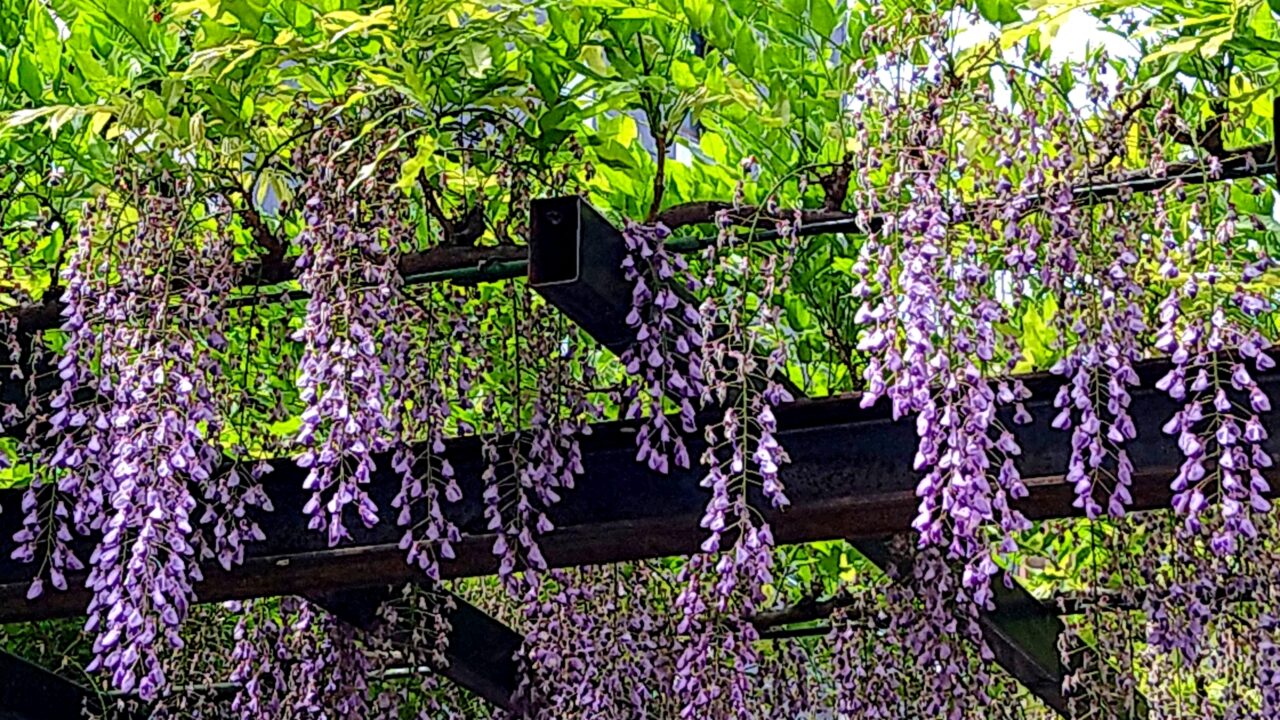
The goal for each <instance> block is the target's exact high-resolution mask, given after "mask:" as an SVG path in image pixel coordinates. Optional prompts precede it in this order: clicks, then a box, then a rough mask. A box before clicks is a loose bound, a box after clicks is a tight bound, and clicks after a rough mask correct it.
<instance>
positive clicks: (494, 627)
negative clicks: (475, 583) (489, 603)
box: [307, 587, 524, 714]
mask: <svg viewBox="0 0 1280 720" xmlns="http://www.w3.org/2000/svg"><path fill="white" fill-rule="evenodd" d="M438 592H439V593H441V597H440V598H438V599H437V600H436V601H435V610H436V611H438V612H440V613H441V614H442V616H443V618H444V619H445V620H446V622H447V623H448V632H447V638H448V647H447V649H446V650H445V651H444V656H445V660H446V663H445V664H444V665H442V666H439V667H435V666H431V670H432V671H434V672H435V673H437V674H438V675H440V676H442V677H445V678H448V679H449V680H451V681H453V682H454V683H455V684H456V685H458V686H459V687H463V688H466V689H467V690H469V691H471V692H473V693H475V694H476V695H477V696H479V697H481V698H484V699H485V700H487V701H488V702H490V703H492V704H493V705H494V706H495V707H498V708H501V709H503V710H506V711H507V712H510V713H516V714H518V712H519V708H518V705H517V703H516V697H515V694H516V687H517V683H518V681H519V672H518V669H517V667H516V660H515V657H516V653H517V652H519V650H520V648H521V646H522V645H523V643H524V638H523V637H521V636H520V634H519V633H517V632H516V631H514V630H512V629H511V628H509V627H507V626H506V625H503V624H502V623H500V622H498V621H497V620H494V619H493V618H492V617H490V616H488V615H487V614H485V613H484V611H482V610H480V609H479V608H477V607H476V606H474V605H472V604H471V603H468V602H467V601H466V600H463V599H462V598H460V597H458V596H456V595H452V594H450V593H446V592H445V591H443V590H441V591H438ZM444 596H448V599H449V600H450V601H451V602H450V603H448V604H450V605H452V608H446V607H445V605H446V603H445V602H444ZM399 597H400V591H399V590H398V589H397V588H394V587H382V588H366V589H357V590H338V591H334V592H329V593H317V594H314V595H311V596H309V597H307V599H308V600H309V601H311V602H312V603H314V604H315V605H317V606H319V607H321V608H323V609H324V610H326V611H327V612H329V613H330V614H331V615H333V616H334V617H336V618H337V619H339V620H341V621H343V622H345V623H347V624H348V625H351V626H352V627H355V628H358V629H360V630H364V631H366V632H370V631H376V632H379V633H383V634H388V635H389V636H390V640H391V641H392V643H393V644H395V645H397V646H401V647H403V646H404V645H405V643H406V642H407V640H406V637H407V636H408V635H409V634H410V633H411V632H412V631H413V628H412V627H409V626H408V625H406V624H405V622H407V620H405V621H401V623H400V624H397V625H396V626H394V627H391V628H380V627H379V625H380V623H381V622H382V620H381V618H380V617H379V615H378V609H379V608H380V607H381V606H382V605H384V604H386V603H389V602H395V601H396V600H397V599H398V598H399ZM428 665H430V663H428Z"/></svg>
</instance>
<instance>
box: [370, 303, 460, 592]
mask: <svg viewBox="0 0 1280 720" xmlns="http://www.w3.org/2000/svg"><path fill="white" fill-rule="evenodd" d="M398 302H399V304H400V313H399V315H398V317H397V318H396V321H395V322H394V323H393V325H392V326H391V327H390V328H389V329H388V331H387V334H386V336H385V338H384V344H383V362H384V363H385V364H386V366H387V367H388V368H389V375H390V383H389V398H390V400H391V406H392V408H393V409H394V413H395V419H394V420H393V423H394V425H393V427H392V434H393V436H394V437H397V438H399V440H397V441H396V447H395V452H394V454H393V455H392V459H391V467H392V468H393V469H394V470H395V471H396V473H397V474H398V475H400V492H399V493H398V494H397V495H396V496H395V498H393V499H392V501H391V506H392V507H394V508H397V509H398V510H399V514H398V516H397V518H396V523H397V524H398V525H400V526H401V527H404V528H405V532H404V536H403V537H402V538H401V540H400V547H401V549H403V550H406V551H407V552H408V561H409V563H410V564H415V565H417V566H418V567H419V568H421V569H422V570H423V571H424V572H425V573H426V574H427V576H428V577H429V578H431V579H432V580H437V581H438V580H439V579H440V565H439V562H440V559H441V558H443V559H446V560H449V559H452V558H453V557H454V551H453V544H454V543H456V542H458V541H459V540H460V539H461V534H460V533H459V531H458V528H457V526H456V525H454V524H453V522H451V521H450V520H449V519H448V518H446V517H445V515H444V503H445V502H446V501H447V502H450V503H455V502H458V501H459V500H461V499H462V488H461V487H460V486H459V485H458V481H457V478H456V477H455V475H454V470H453V465H452V464H451V463H450V462H449V459H448V458H447V457H445V456H444V450H445V444H444V441H445V426H446V423H448V422H449V418H450V415H451V413H452V410H451V408H450V404H449V396H448V395H447V394H446V388H448V387H449V386H450V376H451V375H452V374H453V370H452V363H453V352H454V351H453V349H452V343H451V342H444V341H442V338H443V336H444V333H443V332H442V330H441V321H440V319H439V318H438V317H435V316H434V314H433V313H431V312H428V311H426V310H421V309H419V308H418V307H417V306H416V305H410V304H409V303H405V302H404V301H398ZM414 310H418V312H414ZM432 310H434V308H432ZM419 323H421V324H422V325H425V327H426V333H425V337H423V338H421V339H420V340H418V339H416V338H414V336H413V334H412V333H411V331H410V330H409V328H411V327H413V326H414V325H416V324H419ZM437 348H439V349H438V350H437ZM410 358H411V360H410Z"/></svg>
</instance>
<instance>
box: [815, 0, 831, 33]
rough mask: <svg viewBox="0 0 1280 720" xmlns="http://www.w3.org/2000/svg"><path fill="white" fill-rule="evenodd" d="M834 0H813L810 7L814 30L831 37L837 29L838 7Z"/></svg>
mask: <svg viewBox="0 0 1280 720" xmlns="http://www.w3.org/2000/svg"><path fill="white" fill-rule="evenodd" d="M831 2H832V0H812V2H811V4H810V8H809V22H810V23H811V24H812V25H813V30H814V32H816V33H818V34H819V35H821V36H822V37H825V38H829V37H831V33H832V32H834V31H835V29H836V9H835V7H834V6H833V5H832V4H831Z"/></svg>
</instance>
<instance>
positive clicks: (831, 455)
mask: <svg viewBox="0 0 1280 720" xmlns="http://www.w3.org/2000/svg"><path fill="white" fill-rule="evenodd" d="M1167 367H1168V366H1167V365H1166V364H1165V363H1164V362H1163V361H1157V362H1149V363H1144V364H1143V365H1141V366H1140V369H1139V374H1140V376H1141V378H1142V385H1141V388H1140V389H1137V390H1135V391H1134V393H1133V404H1132V407H1131V412H1132V414H1133V417H1134V418H1135V422H1136V423H1137V426H1138V439H1137V440H1135V441H1133V442H1132V443H1130V446H1129V454H1130V458H1131V459H1132V460H1133V463H1134V465H1135V467H1136V470H1135V473H1134V479H1133V488H1132V493H1133V496H1134V503H1133V507H1134V509H1136V510H1150V509H1156V508H1164V507H1167V506H1168V503H1169V500H1170V495H1171V492H1170V490H1169V482H1170V480H1171V479H1172V478H1173V477H1174V475H1175V474H1176V471H1177V468H1178V466H1179V465H1180V464H1181V462H1182V455H1181V453H1180V452H1179V450H1178V447H1177V445H1176V444H1175V442H1174V441H1173V439H1172V438H1170V437H1169V436H1167V435H1165V434H1164V433H1163V432H1162V431H1161V425H1162V424H1163V423H1164V422H1165V420H1166V419H1167V418H1169V417H1170V416H1172V414H1173V413H1174V412H1175V411H1176V410H1177V409H1178V408H1177V406H1176V405H1175V404H1174V403H1173V402H1172V401H1171V400H1169V399H1168V398H1167V397H1165V396H1164V395H1163V393H1160V392H1159V391H1156V390H1154V389H1153V385H1154V383H1155V380H1156V379H1157V378H1159V377H1160V376H1161V375H1162V374H1163V373H1164V372H1165V370H1166V369H1167ZM1259 381H1260V383H1261V385H1262V387H1263V389H1264V390H1265V391H1266V392H1268V393H1269V394H1270V395H1271V396H1272V397H1280V373H1277V372H1275V371H1272V372H1268V373H1266V374H1264V375H1262V376H1261V377H1260V378H1259ZM1060 382H1061V380H1060V379H1059V378H1055V377H1050V376H1045V375H1036V376H1031V377H1028V378H1027V384H1028V387H1029V388H1030V389H1031V390H1032V393H1033V397H1032V398H1031V399H1030V400H1029V401H1028V402H1027V407H1028V409H1029V410H1030V411H1031V412H1032V413H1033V414H1034V416H1035V422H1034V423H1032V424H1030V425H1027V426H1022V427H1019V428H1017V435H1018V439H1019V442H1020V443H1021V445H1022V448H1023V455H1022V457H1021V458H1020V467H1021V470H1022V473H1023V476H1024V477H1025V478H1026V482H1027V486H1028V488H1029V490H1030V495H1029V497H1027V498H1025V499H1024V500H1022V501H1020V502H1019V503H1017V507H1018V508H1019V509H1021V510H1022V511H1023V512H1024V513H1026V515H1027V516H1028V517H1030V518H1031V519H1042V518H1052V517H1068V516H1074V515H1078V514H1079V511H1078V510H1077V509H1076V508H1074V507H1073V502H1074V500H1075V495H1074V493H1073V492H1072V488H1071V485H1070V484H1068V483H1067V482H1065V480H1064V478H1063V474H1064V471H1065V468H1066V466H1067V459H1068V457H1069V454H1070V434H1069V433H1066V432H1062V431H1059V430H1054V429H1052V428H1051V427H1049V421H1050V419H1051V418H1052V416H1053V415H1054V413H1055V410H1054V408H1053V406H1052V403H1053V396H1054V393H1055V392H1056V390H1057V388H1058V386H1059V384H1060ZM859 402H860V398H859V397H858V396H857V395H848V396H843V397H835V398H829V399H821V400H806V401H800V402H796V403H792V404H789V405H787V406H785V407H781V408H779V409H778V411H777V413H776V415H777V417H778V425H779V433H778V439H779V442H781V443H782V444H783V446H784V447H786V448H787V451H788V452H789V454H790V456H791V458H792V460H793V462H792V463H790V464H788V465H786V466H785V467H784V468H783V469H782V480H783V482H784V483H785V484H786V487H787V494H788V497H789V498H790V499H791V503H792V504H791V507H789V508H788V509H786V510H785V511H768V512H766V513H765V516H766V518H767V519H768V520H769V522H770V524H771V525H772V526H773V529H774V535H775V537H776V538H777V540H778V542H779V543H783V544H786V543H800V542H811V541H816V540H832V539H837V538H853V539H869V538H880V537H885V536H888V535H891V534H893V533H898V532H906V531H909V530H910V527H911V521H912V519H913V518H914V516H915V513H916V506H917V499H916V496H915V487H916V483H917V481H918V477H917V474H916V472H915V471H914V470H912V456H913V455H914V452H915V447H916V436H915V427H914V423H913V422H910V421H904V422H894V421H893V420H892V419H891V418H890V416H889V411H888V409H887V407H885V406H884V404H883V403H878V404H876V405H875V406H873V407H872V408H869V409H862V408H860V407H859ZM1277 405H1278V406H1280V403H1278V404H1277ZM1005 420H1006V421H1008V420H1009V418H1007V417H1006V418H1005ZM1264 422H1268V423H1271V424H1280V411H1274V410H1273V411H1272V412H1270V413H1267V417H1266V418H1264ZM635 427H636V426H635V425H634V424H633V423H625V422H623V423H618V422H613V423H602V424H600V425H598V426H596V427H594V428H593V433H592V434H591V435H590V436H586V437H583V438H582V450H583V466H584V468H585V471H586V473H585V476H584V477H582V478H581V479H580V480H579V482H578V486H577V488H576V489H574V490H573V491H571V492H566V493H565V497H564V499H563V501H562V502H561V503H560V504H558V505H557V506H556V507H554V508H552V509H551V511H550V513H549V516H550V518H551V519H552V521H553V522H554V523H555V525H556V528H557V529H556V530H555V531H554V532H552V533H550V534H549V535H548V536H547V537H546V538H544V539H543V541H542V548H543V554H544V555H545V557H546V558H547V560H548V562H549V563H550V564H551V565H553V566H558V567H565V566H574V565H586V564H598V563H610V562H620V561H626V560H638V559H643V558H655V557H665V556H671V555H684V554H690V553H693V552H697V550H698V547H699V545H700V544H701V542H702V540H703V539H704V538H703V535H704V531H703V529H702V528H700V527H699V526H698V520H699V518H700V517H701V515H702V509H703V507H704V505H705V503H706V500H707V497H708V496H707V491H706V490H704V489H703V488H701V487H699V482H700V480H701V476H702V470H701V468H697V467H695V468H693V469H690V470H682V469H674V470H673V471H672V472H671V474H669V475H659V474H656V473H653V472H651V471H649V470H648V469H646V468H645V467H644V466H642V465H640V464H638V463H636V462H635V459H634V458H635V445H634V443H635ZM689 445H690V453H691V456H692V457H698V456H699V454H700V453H701V452H702V450H703V447H704V443H703V442H702V440H701V439H700V438H696V437H694V438H690V439H689ZM1266 449H1267V451H1268V452H1270V453H1271V454H1272V455H1273V456H1277V455H1278V454H1280V435H1276V434H1273V436H1272V437H1271V438H1270V439H1268V440H1267V443H1266ZM446 454H447V456H448V457H449V459H450V461H451V463H452V464H453V466H454V468H455V469H456V470H457V473H458V476H459V478H460V480H461V484H462V485H463V491H464V499H463V500H462V501H461V502H460V503H457V504H455V505H451V506H448V507H446V514H447V515H448V516H449V517H450V518H451V519H452V520H453V521H454V522H455V523H457V525H458V526H459V528H460V529H461V530H462V532H463V533H464V538H463V540H462V541H461V542H460V543H458V544H457V546H456V548H455V550H456V552H457V558H456V559H455V560H453V561H448V562H446V563H444V565H443V568H442V574H443V575H444V576H445V577H465V576H476V575H488V574H492V573H494V572H496V570H497V561H496V558H495V557H494V556H493V554H492V552H491V549H492V543H493V537H492V536H491V535H489V534H488V532H487V530H486V522H485V519H484V515H483V513H484V507H483V502H482V500H481V493H482V492H483V482H482V481H481V479H480V473H481V471H482V469H483V462H482V458H481V452H480V443H479V441H478V440H477V439H476V438H459V439H456V440H453V441H451V442H450V443H448V449H447V450H446ZM274 466H275V471H274V472H273V473H271V474H270V475H269V476H268V477H267V478H265V480H264V483H265V487H266V491H267V494H268V495H269V496H270V498H271V501H272V504H273V505H274V506H275V512H274V513H269V514H263V515H261V516H260V517H259V518H258V520H259V522H260V524H261V526H262V528H263V530H264V531H265V532H266V535H267V537H268V538H269V540H268V541H266V542H265V543H260V544H258V545H255V546H253V547H252V548H251V549H250V551H249V553H248V555H249V557H248V559H247V560H246V562H245V564H244V565H243V566H242V567H239V568H236V569H235V570H233V571H231V572H224V571H222V570H220V569H218V568H216V567H214V566H210V567H209V568H208V569H206V570H205V581H204V582H203V583H201V584H200V585H198V586H197V592H198V595H199V599H200V600H202V601H207V602H208V601H222V600H230V599H245V598H252V597H263V596H272V595H288V594H293V595H306V594H309V593H316V592H328V591H334V590H342V589H351V588H361V587H375V586H383V585H389V584H395V583H401V582H407V581H413V580H418V579H420V577H421V576H420V574H419V571H417V570H416V569H415V568H413V567H411V566H409V565H408V564H407V563H406V562H405V559H404V554H403V552H402V551H401V550H400V549H399V548H398V546H397V543H398V542H399V540H400V536H401V535H402V531H401V530H400V529H399V528H398V527H396V526H395V524H394V523H392V522H388V521H384V522H382V523H381V524H379V525H377V526H375V527H373V528H371V529H365V528H363V527H355V528H353V533H352V534H353V536H354V537H353V540H352V541H351V542H350V543H349V544H348V545H346V546H344V547H340V548H330V547H328V546H327V543H326V540H325V537H324V536H323V534H321V533H317V532H315V531H312V530H308V529H307V518H306V517H305V516H304V515H303V513H302V511H301V509H302V507H303V505H304V504H305V503H306V501H307V499H308V493H307V492H305V491H304V490H303V489H302V480H303V478H304V477H305V471H304V470H302V469H301V468H298V467H297V466H296V465H295V464H294V463H292V462H291V461H288V460H280V461H277V462H275V463H274ZM1270 477H1271V479H1272V480H1273V482H1274V481H1275V480H1276V478H1277V475H1276V474H1275V473H1274V472H1273V473H1272V474H1271V475H1270ZM397 490H398V480H397V479H396V478H395V476H394V473H392V472H391V471H390V468H389V463H387V462H386V461H385V460H384V461H383V462H380V463H379V470H378V472H377V473H376V476H375V478H374V481H373V482H372V484H371V485H370V492H371V494H372V495H373V498H374V499H375V501H376V502H377V503H378V504H379V505H380V506H381V507H384V508H386V507H389V506H390V501H391V498H392V497H393V496H394V495H395V493H396V492H397ZM19 505H20V491H17V490H5V491H0V506H3V507H5V508H16V507H19ZM761 506H764V504H763V503H762V504H761ZM20 515H21V514H20V513H17V512H5V513H2V514H0V538H9V537H12V534H13V532H14V531H15V530H16V529H17V528H18V524H19V522H20V520H21V517H20ZM352 523H353V524H354V525H356V526H358V525H359V522H358V521H355V520H353V521H352ZM84 557H85V558H87V557H88V553H87V552H86V553H85V554H84ZM32 571H33V568H32V566H31V565H27V564H23V563H18V562H15V561H13V560H10V559H9V555H8V552H4V553H0V622H13V621H19V620H32V619H38V618H48V617H59V616H68V615H78V614H82V613H83V612H84V608H85V607H86V604H87V601H88V594H87V593H86V591H85V590H83V589H82V588H81V585H82V583H81V582H80V581H79V580H78V579H75V578H73V579H72V589H71V590H69V591H66V592H52V591H50V592H47V593H46V594H45V595H44V596H43V597H41V598H39V599H38V600H36V601H27V600H26V599H25V596H26V591H27V587H28V585H29V579H30V575H31V573H32Z"/></svg>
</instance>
